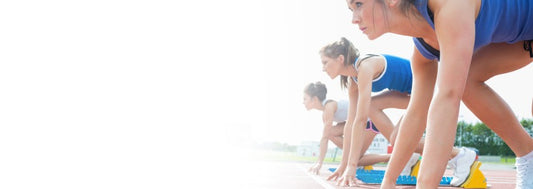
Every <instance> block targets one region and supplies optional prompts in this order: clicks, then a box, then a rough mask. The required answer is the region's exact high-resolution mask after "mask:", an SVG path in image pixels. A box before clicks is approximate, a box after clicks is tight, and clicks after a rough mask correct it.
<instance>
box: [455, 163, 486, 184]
mask: <svg viewBox="0 0 533 189" xmlns="http://www.w3.org/2000/svg"><path fill="white" fill-rule="evenodd" d="M479 167H481V163H480V162H479V161H476V160H474V162H473V163H472V165H471V166H470V173H469V174H468V176H467V177H466V179H465V181H464V182H463V183H461V184H459V186H458V187H464V185H465V183H468V182H469V181H470V180H471V179H472V178H471V176H472V173H474V171H476V169H479Z"/></svg>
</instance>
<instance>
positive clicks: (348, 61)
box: [319, 37, 359, 88]
mask: <svg viewBox="0 0 533 189" xmlns="http://www.w3.org/2000/svg"><path fill="white" fill-rule="evenodd" d="M319 54H320V55H322V56H327V57H329V58H337V57H339V56H340V55H343V56H344V63H343V65H344V66H349V65H352V64H354V63H355V60H356V59H357V58H359V50H358V49H357V48H355V47H354V45H353V44H352V42H350V41H349V40H348V39H346V38H344V37H341V39H340V40H339V41H335V42H333V43H331V44H328V45H326V46H324V47H322V48H321V49H320V52H319ZM340 81H341V88H347V87H348V77H347V76H341V79H340Z"/></svg>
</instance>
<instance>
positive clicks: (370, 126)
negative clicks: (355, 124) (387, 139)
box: [366, 120, 379, 134]
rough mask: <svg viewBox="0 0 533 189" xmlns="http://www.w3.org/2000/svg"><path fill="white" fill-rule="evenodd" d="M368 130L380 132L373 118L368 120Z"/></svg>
mask: <svg viewBox="0 0 533 189" xmlns="http://www.w3.org/2000/svg"><path fill="white" fill-rule="evenodd" d="M366 130H370V131H372V132H374V133H376V134H379V130H378V128H377V127H376V125H374V123H372V121H371V120H368V121H367V122H366Z"/></svg>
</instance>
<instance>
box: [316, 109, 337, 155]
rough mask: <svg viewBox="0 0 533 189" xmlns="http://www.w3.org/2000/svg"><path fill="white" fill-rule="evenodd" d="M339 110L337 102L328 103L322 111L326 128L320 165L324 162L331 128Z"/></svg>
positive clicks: (322, 140)
mask: <svg viewBox="0 0 533 189" xmlns="http://www.w3.org/2000/svg"><path fill="white" fill-rule="evenodd" d="M336 111H337V103H336V102H335V103H333V102H330V103H327V104H326V106H325V107H324V112H323V113H322V122H323V123H324V130H323V131H322V138H321V139H320V155H319V156H318V161H317V163H319V164H320V165H322V163H323V162H324V158H325V157H326V152H327V150H328V141H329V139H328V136H329V135H330V132H331V128H332V127H333V117H334V115H335V112H336Z"/></svg>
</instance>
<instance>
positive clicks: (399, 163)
mask: <svg viewBox="0 0 533 189" xmlns="http://www.w3.org/2000/svg"><path fill="white" fill-rule="evenodd" d="M411 65H412V66H411V69H412V71H413V88H412V93H411V100H410V101H409V105H408V107H407V110H406V113H405V116H404V117H403V118H402V120H401V122H400V126H399V127H400V128H399V131H398V135H397V138H396V141H395V146H394V149H393V151H392V157H391V159H390V161H389V165H388V166H387V171H386V172H385V178H384V183H386V184H392V185H394V184H395V183H396V178H398V176H399V175H400V173H401V171H402V169H403V168H404V167H405V165H406V164H407V161H409V158H410V157H411V155H412V153H413V152H414V151H415V148H416V147H417V144H418V143H419V141H420V139H421V137H422V135H423V133H424V129H425V125H426V118H427V117H426V115H427V112H428V109H429V104H430V102H431V98H432V96H433V88H434V86H435V75H436V73H437V62H436V61H431V60H428V59H426V58H424V57H423V56H422V55H421V54H420V52H419V51H418V50H417V49H416V47H415V49H414V53H413V57H412V60H411Z"/></svg>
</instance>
